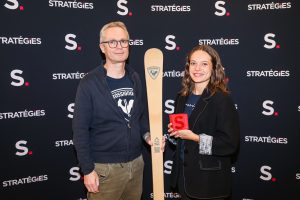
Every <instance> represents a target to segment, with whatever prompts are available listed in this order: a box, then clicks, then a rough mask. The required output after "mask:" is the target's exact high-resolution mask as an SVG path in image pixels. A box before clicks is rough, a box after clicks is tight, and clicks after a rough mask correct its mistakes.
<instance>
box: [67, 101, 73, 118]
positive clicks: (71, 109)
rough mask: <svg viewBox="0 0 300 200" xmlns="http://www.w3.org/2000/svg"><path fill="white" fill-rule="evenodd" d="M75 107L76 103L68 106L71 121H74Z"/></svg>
mask: <svg viewBox="0 0 300 200" xmlns="http://www.w3.org/2000/svg"><path fill="white" fill-rule="evenodd" d="M74 106H75V103H70V104H69V105H68V111H69V112H70V113H69V114H68V117H69V118H70V119H73V113H74Z"/></svg>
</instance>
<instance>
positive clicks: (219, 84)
mask: <svg viewBox="0 0 300 200" xmlns="http://www.w3.org/2000/svg"><path fill="white" fill-rule="evenodd" d="M195 51H204V52H206V53H208V54H209V55H210V57H211V62H212V73H211V77H210V79H209V83H208V85H207V88H206V89H208V90H209V92H210V93H211V95H213V94H214V93H215V92H216V91H217V90H220V91H222V92H224V93H226V94H228V93H229V91H228V88H227V81H226V80H225V71H224V68H223V66H222V63H221V59H220V56H219V54H218V52H217V51H216V50H215V49H213V48H212V47H210V46H208V45H199V46H196V47H194V48H193V49H192V50H191V51H190V52H189V53H188V55H187V57H186V63H185V72H184V76H183V79H182V83H181V84H182V89H181V91H180V92H179V94H180V95H181V96H188V95H189V94H190V93H191V92H192V91H193V89H194V87H195V83H194V82H193V80H192V78H191V76H190V73H189V68H190V59H191V56H192V54H193V53H194V52H195Z"/></svg>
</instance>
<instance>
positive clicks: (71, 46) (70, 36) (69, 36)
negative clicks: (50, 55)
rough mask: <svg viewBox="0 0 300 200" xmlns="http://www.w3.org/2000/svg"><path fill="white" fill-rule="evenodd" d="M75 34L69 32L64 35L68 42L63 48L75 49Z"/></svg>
mask: <svg viewBox="0 0 300 200" xmlns="http://www.w3.org/2000/svg"><path fill="white" fill-rule="evenodd" d="M75 38H76V35H75V34H72V33H69V34H67V35H66V36H65V41H66V42H67V43H68V44H66V46H65V48H66V49H68V50H70V51H72V50H75V49H77V46H78V45H77V42H76V41H75Z"/></svg>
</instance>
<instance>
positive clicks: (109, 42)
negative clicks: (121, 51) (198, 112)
mask: <svg viewBox="0 0 300 200" xmlns="http://www.w3.org/2000/svg"><path fill="white" fill-rule="evenodd" d="M112 42H116V46H113V47H112V46H111V45H113V43H112ZM122 42H127V45H126V46H123V45H124V44H122ZM103 43H107V44H108V46H109V47H110V48H112V49H114V48H117V46H118V44H120V46H121V47H122V48H127V47H128V46H129V40H108V41H104V42H100V44H103Z"/></svg>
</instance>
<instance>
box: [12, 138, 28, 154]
mask: <svg viewBox="0 0 300 200" xmlns="http://www.w3.org/2000/svg"><path fill="white" fill-rule="evenodd" d="M26 144H27V141H25V140H20V141H18V142H17V143H16V145H15V147H16V149H18V150H19V151H16V155H17V156H25V155H27V154H28V148H27V147H26V146H25V145H26ZM23 145H24V146H23Z"/></svg>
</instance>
